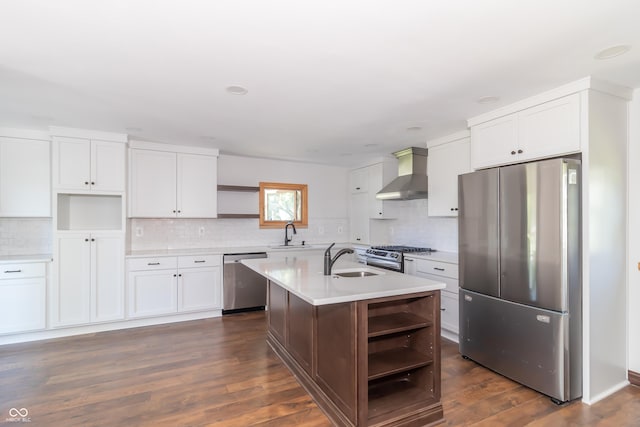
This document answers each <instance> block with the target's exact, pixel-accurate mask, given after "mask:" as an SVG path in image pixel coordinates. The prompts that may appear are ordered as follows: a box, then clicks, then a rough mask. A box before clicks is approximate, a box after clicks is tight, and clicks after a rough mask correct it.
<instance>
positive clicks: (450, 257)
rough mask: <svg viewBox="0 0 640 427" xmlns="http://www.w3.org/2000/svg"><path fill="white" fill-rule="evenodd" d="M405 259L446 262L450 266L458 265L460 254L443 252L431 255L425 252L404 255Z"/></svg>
mask: <svg viewBox="0 0 640 427" xmlns="http://www.w3.org/2000/svg"><path fill="white" fill-rule="evenodd" d="M404 257H405V258H417V259H428V260H431V261H439V262H446V263H449V264H458V253H457V252H443V251H436V252H431V253H425V252H414V253H407V254H404Z"/></svg>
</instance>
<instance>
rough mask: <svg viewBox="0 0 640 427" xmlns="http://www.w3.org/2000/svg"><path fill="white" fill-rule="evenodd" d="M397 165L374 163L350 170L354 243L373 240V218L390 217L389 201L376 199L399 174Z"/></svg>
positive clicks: (351, 228) (366, 242)
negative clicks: (371, 229)
mask: <svg viewBox="0 0 640 427" xmlns="http://www.w3.org/2000/svg"><path fill="white" fill-rule="evenodd" d="M397 172H398V171H397V166H395V164H394V163H393V162H391V161H383V162H379V163H374V164H372V165H369V166H365V167H362V168H358V169H353V170H351V171H350V172H349V192H350V193H351V194H350V204H349V206H350V213H349V230H350V240H351V242H353V243H363V244H368V243H369V235H370V230H369V225H370V223H369V220H370V219H389V218H392V217H393V214H390V213H389V209H388V205H387V203H394V202H384V201H382V200H378V199H376V193H377V192H378V191H380V190H381V189H382V187H384V186H385V185H387V184H388V183H389V182H391V180H392V179H393V178H395V177H396V176H397Z"/></svg>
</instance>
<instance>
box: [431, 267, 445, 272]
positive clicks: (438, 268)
mask: <svg viewBox="0 0 640 427" xmlns="http://www.w3.org/2000/svg"><path fill="white" fill-rule="evenodd" d="M433 269H434V270H438V271H444V268H440V267H433Z"/></svg>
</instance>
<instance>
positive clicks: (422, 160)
mask: <svg viewBox="0 0 640 427" xmlns="http://www.w3.org/2000/svg"><path fill="white" fill-rule="evenodd" d="M427 152H428V150H427V149H426V148H419V147H409V148H405V149H404V150H400V151H396V152H395V153H393V155H394V156H396V158H397V159H398V177H397V178H396V179H394V180H393V181H391V182H390V183H389V184H388V185H386V186H385V187H384V188H383V189H382V190H380V191H378V193H377V194H376V199H381V200H413V199H426V198H427Z"/></svg>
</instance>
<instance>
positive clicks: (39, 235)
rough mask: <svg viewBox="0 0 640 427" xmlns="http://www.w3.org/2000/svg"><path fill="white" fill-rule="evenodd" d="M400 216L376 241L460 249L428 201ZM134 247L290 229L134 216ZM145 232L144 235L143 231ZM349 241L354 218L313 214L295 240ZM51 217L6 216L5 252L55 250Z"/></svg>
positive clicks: (240, 240)
mask: <svg viewBox="0 0 640 427" xmlns="http://www.w3.org/2000/svg"><path fill="white" fill-rule="evenodd" d="M393 203H394V204H395V205H392V209H394V210H395V212H394V215H393V216H394V218H395V219H390V220H371V243H372V244H404V245H411V246H427V247H432V248H435V249H438V250H441V251H450V252H457V251H458V222H457V219H456V218H437V217H436V218H434V217H429V216H427V203H428V200H410V201H402V202H393ZM128 231H129V236H128V240H129V241H130V242H129V244H128V246H129V247H130V249H131V250H150V249H189V248H202V247H216V246H263V245H271V244H282V243H283V240H284V231H283V230H281V229H276V230H261V229H260V228H259V227H258V220H257V219H130V220H128ZM140 234H141V235H140ZM303 240H304V241H306V242H307V243H308V244H314V243H316V244H318V243H322V244H324V243H330V242H346V241H348V240H349V219H348V218H309V227H308V228H306V229H298V234H296V235H295V236H293V243H298V244H299V243H301V242H302V241H303ZM51 251H52V224H51V219H50V218H0V255H33V254H44V253H51Z"/></svg>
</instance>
